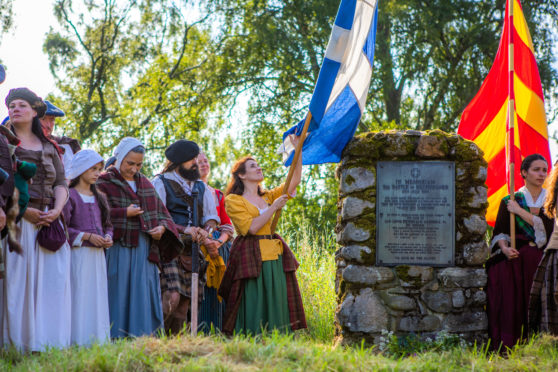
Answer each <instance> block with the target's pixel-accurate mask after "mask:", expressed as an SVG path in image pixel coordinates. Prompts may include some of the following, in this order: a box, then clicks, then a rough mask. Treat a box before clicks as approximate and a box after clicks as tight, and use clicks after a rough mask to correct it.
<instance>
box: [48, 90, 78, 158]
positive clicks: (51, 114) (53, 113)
mask: <svg viewBox="0 0 558 372" xmlns="http://www.w3.org/2000/svg"><path fill="white" fill-rule="evenodd" d="M45 103H46V106H47V110H46V112H45V115H44V116H43V117H42V118H41V124H42V125H43V129H44V131H45V134H46V135H47V136H48V137H50V138H52V139H53V140H54V141H56V143H58V146H60V147H61V148H62V149H64V156H63V159H62V161H63V162H64V165H65V166H66V167H67V166H68V165H69V164H70V161H71V160H72V158H73V157H74V154H75V153H76V152H78V151H79V150H81V146H80V144H79V142H78V141H77V140H76V139H73V138H70V137H66V136H54V135H52V131H53V130H54V125H55V124H56V118H61V117H63V116H66V114H64V111H62V110H61V109H59V108H58V107H56V106H54V105H53V104H52V103H50V102H49V101H47V100H45Z"/></svg>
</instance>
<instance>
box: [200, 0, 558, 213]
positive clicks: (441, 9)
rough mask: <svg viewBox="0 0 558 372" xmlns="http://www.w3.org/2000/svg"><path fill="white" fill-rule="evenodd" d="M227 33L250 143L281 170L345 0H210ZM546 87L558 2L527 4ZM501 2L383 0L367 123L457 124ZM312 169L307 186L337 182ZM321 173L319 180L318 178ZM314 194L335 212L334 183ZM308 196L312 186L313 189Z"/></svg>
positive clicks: (491, 46)
mask: <svg viewBox="0 0 558 372" xmlns="http://www.w3.org/2000/svg"><path fill="white" fill-rule="evenodd" d="M206 3H207V6H208V9H209V10H210V11H211V12H212V13H213V14H215V15H217V17H218V20H219V24H220V25H221V32H222V34H223V35H228V38H227V39H226V40H225V42H224V43H223V48H222V50H221V54H222V55H223V57H224V58H226V59H228V60H229V61H230V62H229V63H228V64H224V65H223V67H225V68H226V67H232V68H230V69H226V70H224V71H221V73H220V74H221V76H223V77H224V78H225V79H226V80H227V81H228V82H229V89H236V91H237V92H238V93H239V94H246V92H247V91H249V94H248V95H249V97H250V99H251V100H250V104H249V107H248V120H249V122H248V123H247V125H246V127H245V128H246V131H245V135H244V138H245V143H246V147H248V148H250V149H252V151H253V152H254V153H255V154H256V155H257V156H258V158H260V159H262V160H263V165H264V168H265V169H271V170H274V169H275V171H273V172H272V173H274V174H277V175H279V174H281V173H280V172H279V170H278V169H277V168H278V163H277V158H276V156H275V155H274V154H273V153H272V152H271V151H270V149H274V148H276V147H277V146H278V144H279V142H280V140H281V134H282V132H283V131H284V130H285V129H287V128H288V127H290V126H292V125H293V124H294V123H296V122H297V121H298V120H300V119H302V118H303V117H304V114H305V110H307V107H308V103H309V100H310V95H311V93H312V90H313V87H314V84H315V81H316V78H317V75H318V72H319V67H320V64H321V61H322V59H323V55H324V53H325V48H326V46H327V41H328V37H329V34H330V32H331V27H332V24H333V20H334V17H335V14H336V11H337V8H338V6H339V0H206ZM523 5H524V12H525V15H526V18H527V21H528V23H529V26H530V29H531V33H532V35H533V39H534V42H535V45H536V49H537V56H538V60H539V67H540V70H541V78H542V81H543V86H544V87H545V88H546V89H545V93H546V95H547V96H550V95H551V94H552V93H553V92H555V91H556V88H555V87H556V82H557V81H558V74H557V72H556V70H555V69H554V68H553V67H552V62H551V61H552V58H553V56H552V48H550V47H549V45H551V42H552V40H553V36H552V34H551V31H549V30H556V29H557V28H558V17H556V13H557V9H558V1H556V0H546V1H523ZM504 10H505V0H492V1H473V0H452V1H447V0H443V1H442V0H426V1H424V0H420V1H419V0H380V1H379V20H378V29H377V38H376V43H377V45H376V50H375V61H374V73H373V75H372V82H371V89H370V94H369V99H368V104H367V105H368V109H367V114H366V115H365V117H364V118H363V123H364V124H365V125H364V126H361V129H360V130H362V127H364V128H368V129H370V130H372V129H387V128H414V129H420V130H426V129H433V128H441V129H443V130H446V131H452V130H455V129H456V128H457V125H458V122H459V117H460V114H461V112H462V111H463V109H464V108H465V106H466V105H467V104H468V103H469V101H470V100H471V98H472V97H473V96H474V95H475V93H476V92H477V90H478V89H479V87H480V85H481V83H482V81H483V79H484V77H485V76H486V74H487V73H488V70H489V69H490V66H491V65H492V61H493V58H494V56H495V55H496V51H497V49H498V41H499V38H500V35H501V28H502V25H503V16H504ZM333 169H334V167H333V166H322V167H315V169H313V170H312V172H311V174H312V175H313V177H312V179H311V180H310V181H309V185H310V189H311V188H312V187H313V186H315V185H316V182H317V181H318V180H323V179H331V178H332V177H333ZM314 177H316V178H314ZM323 190H324V189H323V188H322V187H320V191H321V192H320V194H319V195H318V196H314V197H313V198H312V200H311V204H316V200H317V199H319V201H320V204H321V205H327V206H328V208H327V209H328V210H329V211H331V212H333V213H334V212H336V209H335V200H336V197H335V196H336V195H335V194H336V185H335V183H332V184H331V185H330V187H329V188H327V189H326V191H325V192H323ZM310 194H311V193H310Z"/></svg>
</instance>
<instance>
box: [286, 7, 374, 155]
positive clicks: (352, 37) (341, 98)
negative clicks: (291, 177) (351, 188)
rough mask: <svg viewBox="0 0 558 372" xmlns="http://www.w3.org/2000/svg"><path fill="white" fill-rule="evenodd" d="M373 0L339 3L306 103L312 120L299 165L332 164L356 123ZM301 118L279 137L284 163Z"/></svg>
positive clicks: (367, 65) (365, 79)
mask: <svg viewBox="0 0 558 372" xmlns="http://www.w3.org/2000/svg"><path fill="white" fill-rule="evenodd" d="M377 19H378V0H341V4H340V5H339V10H338V12H337V17H336V18H335V24H334V25H333V30H332V31H331V36H330V39H329V43H328V45H327V50H326V53H325V57H324V61H323V63H322V68H321V70H320V74H319V76H318V81H317V82H316V87H315V88H314V94H313V95H312V100H311V101H310V108H309V109H310V112H311V113H312V121H311V122H310V126H309V127H308V136H307V137H306V141H305V142H304V145H303V148H302V162H303V164H306V165H308V164H322V163H336V162H339V161H340V160H341V152H342V151H343V149H344V148H345V146H346V145H347V143H348V142H349V141H350V139H351V138H352V137H353V135H354V134H355V131H356V128H357V125H358V123H359V121H360V118H361V116H362V113H363V112H364V107H365V104H366V97H367V95H368V87H369V86H370V77H371V76H372V62H373V60H374V45H375V43H376V23H377ZM303 126H304V119H303V120H302V121H301V122H300V123H298V125H296V126H294V127H292V128H291V129H289V130H288V131H287V132H285V133H284V134H283V145H282V146H281V148H280V150H279V151H280V152H282V153H283V154H284V161H285V165H286V166H288V165H290V163H291V161H292V158H293V156H294V151H293V150H294V147H293V146H292V144H291V142H290V141H289V140H288V139H287V136H288V135H289V134H292V133H295V131H296V133H297V134H300V133H301V132H302V128H303Z"/></svg>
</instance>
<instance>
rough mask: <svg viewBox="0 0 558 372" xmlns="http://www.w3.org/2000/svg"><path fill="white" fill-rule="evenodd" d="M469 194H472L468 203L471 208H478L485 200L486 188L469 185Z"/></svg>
mask: <svg viewBox="0 0 558 372" xmlns="http://www.w3.org/2000/svg"><path fill="white" fill-rule="evenodd" d="M469 194H470V195H472V196H473V200H471V202H470V203H469V206H470V207H471V208H480V207H482V206H483V204H485V203H486V202H487V196H488V189H487V188H486V187H484V186H477V187H471V188H470V189H469Z"/></svg>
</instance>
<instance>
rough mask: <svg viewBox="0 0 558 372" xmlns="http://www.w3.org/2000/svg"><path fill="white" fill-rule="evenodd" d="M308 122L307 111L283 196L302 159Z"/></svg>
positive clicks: (276, 216)
mask: <svg viewBox="0 0 558 372" xmlns="http://www.w3.org/2000/svg"><path fill="white" fill-rule="evenodd" d="M310 121H312V113H311V112H310V111H308V114H307V115H306V121H305V122H304V127H302V133H301V134H300V137H299V140H298V143H297V144H296V148H295V153H294V157H293V161H292V162H291V166H290V167H289V173H288V174H287V180H286V181H285V187H284V188H283V195H285V194H288V191H289V186H290V184H291V181H292V179H293V175H294V172H295V169H296V168H297V166H298V163H299V160H300V159H301V157H302V146H303V144H304V140H305V139H306V133H307V132H308V126H309V125H310ZM301 166H302V164H301ZM281 210H282V209H278V210H277V212H275V216H273V221H272V222H271V234H275V229H276V228H277V223H278V222H279V217H281Z"/></svg>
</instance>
